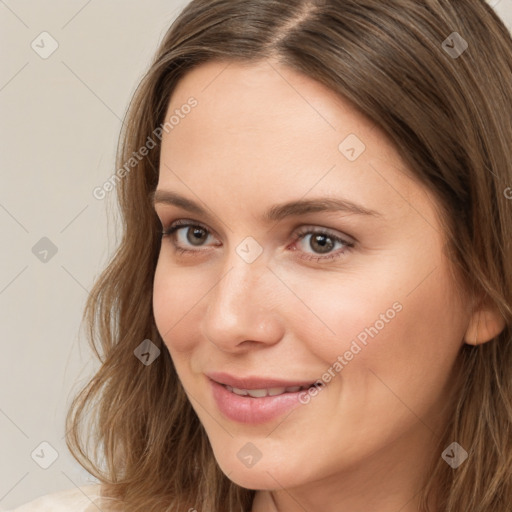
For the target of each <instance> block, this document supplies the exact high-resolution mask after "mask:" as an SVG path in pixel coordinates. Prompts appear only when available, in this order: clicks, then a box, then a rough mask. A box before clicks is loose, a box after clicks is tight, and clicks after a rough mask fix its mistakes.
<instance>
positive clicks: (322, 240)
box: [313, 235, 334, 252]
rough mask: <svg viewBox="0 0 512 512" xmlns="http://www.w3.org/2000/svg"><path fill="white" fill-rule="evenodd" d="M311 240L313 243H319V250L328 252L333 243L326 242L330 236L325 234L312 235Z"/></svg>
mask: <svg viewBox="0 0 512 512" xmlns="http://www.w3.org/2000/svg"><path fill="white" fill-rule="evenodd" d="M313 240H314V242H315V243H319V244H320V249H321V252H329V250H330V249H332V248H333V245H334V244H333V243H332V241H331V242H330V243H329V242H326V240H330V237H328V236H325V235H315V236H314V237H313ZM313 249H314V247H313Z"/></svg>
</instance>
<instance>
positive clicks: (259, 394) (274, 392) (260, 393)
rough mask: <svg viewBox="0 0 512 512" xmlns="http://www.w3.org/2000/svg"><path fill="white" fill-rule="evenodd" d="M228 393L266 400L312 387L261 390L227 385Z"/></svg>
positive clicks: (225, 385)
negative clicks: (266, 398)
mask: <svg viewBox="0 0 512 512" xmlns="http://www.w3.org/2000/svg"><path fill="white" fill-rule="evenodd" d="M222 386H224V387H225V388H226V389H227V390H228V391H230V392H231V393H234V394H235V395H239V396H249V397H252V398H264V397H266V396H278V395H284V394H285V393H298V392H299V391H303V390H306V389H309V388H310V387H311V386H313V384H311V385H310V386H290V387H278V388H261V389H239V388H234V387H232V386H228V385H227V384H222Z"/></svg>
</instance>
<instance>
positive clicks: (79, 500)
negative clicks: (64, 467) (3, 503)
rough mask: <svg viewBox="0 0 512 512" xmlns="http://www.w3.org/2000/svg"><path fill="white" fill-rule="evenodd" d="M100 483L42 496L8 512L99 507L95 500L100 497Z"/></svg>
mask: <svg viewBox="0 0 512 512" xmlns="http://www.w3.org/2000/svg"><path fill="white" fill-rule="evenodd" d="M100 488H101V485H100V484H87V485H83V486H81V487H74V488H72V489H66V490H64V491H59V492H55V493H52V494H46V495H44V496H40V497H39V498H36V499H35V500H32V501H30V502H29V503H25V504H24V505H20V506H19V507H18V508H15V509H13V510H10V511H8V512H36V511H37V512H50V511H51V512H85V511H86V510H87V509H89V507H90V506H91V505H92V508H91V510H93V509H95V510H97V508H96V507H95V506H94V505H93V503H94V500H95V499H96V498H99V497H100Z"/></svg>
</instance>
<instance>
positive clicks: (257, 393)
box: [247, 389, 268, 398]
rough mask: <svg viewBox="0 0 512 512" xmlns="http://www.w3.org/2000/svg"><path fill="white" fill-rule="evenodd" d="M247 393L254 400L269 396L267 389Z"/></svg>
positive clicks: (251, 390)
mask: <svg viewBox="0 0 512 512" xmlns="http://www.w3.org/2000/svg"><path fill="white" fill-rule="evenodd" d="M247 392H248V393H249V396H252V397H253V398H263V397H264V396H267V394H268V393H267V390H266V389H248V390H247Z"/></svg>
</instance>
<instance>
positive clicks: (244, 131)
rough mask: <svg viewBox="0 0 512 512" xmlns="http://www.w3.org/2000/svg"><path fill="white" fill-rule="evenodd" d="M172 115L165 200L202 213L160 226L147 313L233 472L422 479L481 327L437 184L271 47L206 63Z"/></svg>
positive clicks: (249, 479) (187, 83)
mask: <svg viewBox="0 0 512 512" xmlns="http://www.w3.org/2000/svg"><path fill="white" fill-rule="evenodd" d="M191 97H193V98H195V101H197V104H195V102H194V104H195V106H194V107H193V108H188V107H184V106H185V105H187V104H191V103H192V101H191V100H190V98H191ZM176 111H178V112H176ZM171 115H174V116H175V118H174V119H173V122H172V129H170V130H169V132H168V133H165V134H164V137H163V141H162V151H161V164H160V177H159V182H158V186H157V202H156V206H155V207H156V211H157V213H158V216H159V218H160V220H161V222H162V224H163V226H164V228H169V227H170V226H171V225H172V224H173V223H174V222H175V221H177V220H183V221H185V222H184V224H190V225H191V226H192V227H190V226H189V227H187V226H179V227H178V229H177V231H176V232H175V233H174V234H173V235H168V236H165V237H164V238H163V239H162V245H161V252H160V256H159V260H158V265H157V269H156V274H155V280H154V297H153V299H154V303H153V305H154V314H155V319H156V323H157V327H158V330H159V332H160V334H161V335H162V337H163V340H164V341H165V344H166V345H167V347H168V349H169V352H170V354H171V356H172V359H173V361H174V364H175V366H176V370H177V372H178V374H179V377H180V379H181V382H182V383H183V386H184V388H185V391H186V392H187V395H188V397H189V399H190V401H191V403H192V406H193V407H194V409H195V411H196V413H197V415H198V417H199V419H200V420H201V422H202V424H203V425H204V427H205V429H206V432H207V434H208V437H209V440H210V442H211V445H212V448H213V451H214V453H215V457H216V458H217V461H218V463H219V465H220V467H221V468H222V470H223V471H224V472H225V474H226V475H228V476H229V478H230V479H231V480H233V481H235V482H236V483H238V484H239V485H242V486H244V487H247V488H253V489H277V488H294V487H296V488H298V487H301V486H304V485H308V484H310V485H311V486H313V485H319V484H320V482H323V483H326V482H328V481H330V480H332V481H333V482H334V481H337V482H338V485H339V482H340V476H343V478H345V480H344V481H349V480H350V479H353V478H354V475H359V476H361V475H362V474H364V473H365V472H366V473H368V472H370V473H372V474H373V476H376V475H378V476H379V478H382V479H385V478H388V477H389V475H390V474H392V473H393V472H394V471H400V472H401V474H402V476H404V475H406V476H408V477H411V478H412V479H414V478H415V477H414V475H416V474H419V473H422V472H423V471H425V464H426V460H427V457H428V455H429V453H430V450H431V445H432V442H433V440H434V439H435V438H436V435H437V433H438V432H439V428H440V425H441V424H442V423H443V421H444V419H445V415H444V410H443V407H444V406H446V405H447V403H448V400H449V395H450V390H451V389H452V388H451V379H450V376H451V374H452V369H453V365H454V362H455V359H456V356H457V353H458V351H459V349H460V348H461V345H462V343H463V337H464V332H465V330H466V327H467V324H468V314H467V313H466V312H465V307H464V304H463V302H462V300H461V298H460V297H459V295H458V294H457V291H456V289H455V286H454V284H453V281H452V278H451V275H450V274H449V270H448V263H449V261H448V259H447V257H446V256H445V254H444V252H443V251H444V238H443V233H442V229H441V226H440V224H439V221H438V219H437V217H436V210H435V203H434V201H433V198H432V197H431V196H430V195H429V194H428V193H427V191H426V190H425V188H424V187H423V186H421V185H420V184H418V183H417V182H415V181H413V180H412V179H411V178H410V177H408V173H407V169H406V168H405V166H404V163H403V161H402V160H401V159H400V157H399V155H398V153H397V152H396V150H395V149H394V148H393V147H392V145H391V144H390V143H389V141H388V140H387V139H386V138H385V136H384V134H383V132H382V131H380V129H378V128H377V127H376V126H375V125H373V124H372V123H371V122H370V121H368V120H367V119H366V118H365V117H363V116H362V115H361V114H360V113H358V112H357V111H355V110H354V109H353V108H352V107H351V106H350V104H349V103H347V102H345V101H343V100H342V99H340V98H338V97H337V96H335V95H334V94H333V93H332V92H331V91H329V90H328V89H326V88H325V87H323V86H322V85H320V84H318V83H317V82H315V81H313V80H311V79H309V78H305V77H304V76H302V75H300V74H297V73H295V72H293V71H291V70H289V69H287V68H285V67H283V66H280V65H278V64H277V63H275V62H265V63H258V64H250V65H242V64H236V63H230V64H229V65H227V63H208V64H206V65H203V66H201V67H198V68H196V69H195V70H193V71H191V72H189V73H188V74H187V75H186V76H185V77H184V78H183V79H182V80H181V82H180V83H179V85H178V88H177V89H176V90H175V92H174V94H173V96H172V98H171V102H170V105H169V109H168V113H167V116H166V119H167V120H168V119H169V118H170V116H171ZM178 118H179V120H178V121H177V119H178ZM171 192H172V193H173V194H175V195H179V196H182V197H183V198H184V201H183V202H182V204H181V206H179V205H178V204H177V202H176V201H173V200H172V198H171V197H170V193H171ZM166 193H167V194H168V196H169V197H168V201H165V194H166ZM185 200H186V204H188V205H192V204H193V205H194V206H193V208H192V207H186V205H185ZM328 201H330V203H328ZM335 201H339V202H340V204H339V205H338V206H337V207H336V206H335V205H334V202H335ZM343 201H344V202H346V205H345V206H346V208H342V204H341V203H342V202H343ZM173 202H174V203H176V204H171V203H173ZM287 204H288V206H284V205H287ZM325 206H331V207H330V208H324V207H325ZM336 208H338V209H336ZM200 210H201V211H202V213H201V211H200ZM176 247H178V249H184V250H186V251H190V252H185V253H180V252H178V249H177V248H176ZM212 379H213V380H215V381H217V382H218V383H214V382H213V380H212ZM315 382H317V384H316V386H313V387H311V388H309V389H307V390H304V389H301V390H299V391H296V387H297V386H298V385H302V386H304V387H306V388H308V386H310V385H311V384H314V383H315ZM223 384H228V385H231V386H232V387H234V388H237V389H235V392H234V391H231V390H230V389H228V388H226V387H225V386H224V385H223ZM283 388H288V389H283ZM269 389H270V394H271V395H273V396H265V397H261V396H260V395H266V394H268V393H269V391H268V390H269ZM237 390H238V391H237ZM294 390H295V392H294ZM236 391H237V392H236ZM246 391H250V392H251V394H252V395H256V396H250V395H245V396H241V395H240V394H242V395H243V394H244V393H246ZM283 391H285V393H284V394H283ZM237 393H238V394H237ZM439 456H440V454H439ZM393 468H395V469H393ZM396 468H398V469H396ZM374 483H375V481H374Z"/></svg>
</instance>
